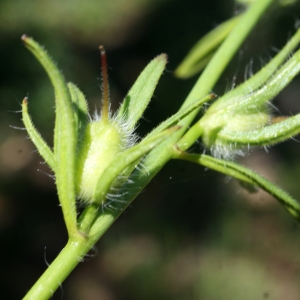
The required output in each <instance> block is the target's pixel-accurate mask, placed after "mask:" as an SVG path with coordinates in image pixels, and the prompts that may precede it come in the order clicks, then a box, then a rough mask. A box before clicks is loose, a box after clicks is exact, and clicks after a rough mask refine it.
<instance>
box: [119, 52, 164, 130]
mask: <svg viewBox="0 0 300 300" xmlns="http://www.w3.org/2000/svg"><path fill="white" fill-rule="evenodd" d="M166 64H167V56H166V55H165V54H161V55H159V56H157V57H156V58H154V59H153V60H152V61H151V62H150V63H149V64H148V65H147V66H146V68H145V69H144V70H143V71H142V73H141V74H140V76H139V77H138V79H137V80H136V81H135V83H134V85H133V86H132V88H131V89H130V91H129V92H128V94H127V96H126V97H125V99H124V101H123V103H122V105H121V107H120V109H119V110H118V112H117V117H118V118H122V119H124V120H128V123H129V127H130V128H131V129H133V128H134V127H135V125H136V123H137V121H138V120H139V119H140V118H141V116H142V115H143V113H144V111H145V109H146V108H147V106H148V103H149V102H150V100H151V98H152V96H153V93H154V90H155V88H156V85H157V83H158V80H159V78H160V76H161V75H162V73H163V71H164V69H165V66H166Z"/></svg>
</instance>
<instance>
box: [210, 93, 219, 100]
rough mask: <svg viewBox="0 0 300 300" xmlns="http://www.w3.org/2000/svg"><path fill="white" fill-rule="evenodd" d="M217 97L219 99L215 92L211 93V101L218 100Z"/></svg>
mask: <svg viewBox="0 0 300 300" xmlns="http://www.w3.org/2000/svg"><path fill="white" fill-rule="evenodd" d="M216 97H218V95H217V94H215V93H214V92H211V93H210V99H211V100H212V99H214V98H216Z"/></svg>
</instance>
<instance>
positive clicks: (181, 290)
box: [0, 0, 300, 300]
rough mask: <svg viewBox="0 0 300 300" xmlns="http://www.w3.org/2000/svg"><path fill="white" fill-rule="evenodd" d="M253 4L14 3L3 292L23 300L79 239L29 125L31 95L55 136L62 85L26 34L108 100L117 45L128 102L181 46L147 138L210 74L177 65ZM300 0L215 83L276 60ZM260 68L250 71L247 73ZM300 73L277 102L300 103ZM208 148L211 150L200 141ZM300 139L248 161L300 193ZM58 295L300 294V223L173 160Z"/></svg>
mask: <svg viewBox="0 0 300 300" xmlns="http://www.w3.org/2000/svg"><path fill="white" fill-rule="evenodd" d="M240 9H241V7H240V6H238V5H236V4H235V3H234V2H233V1H229V0H228V1H227V0H226V1H222V0H213V1H212V0H207V1H203V0H202V1H196V0H184V1H183V0H163V1H161V0H160V1H159V0H152V1H150V0H126V1H125V0H123V1H122V0H115V1H108V0H107V1H105V0H102V1H101V0H98V1H96V0H91V1H83V0H77V1H70V0H67V1H58V0H54V1H34V0H26V1H16V0H13V1H8V0H7V1H4V0H1V2H0V61H1V68H0V72H1V73H0V105H1V109H0V246H1V247H0V295H1V298H2V299H20V298H21V297H22V296H24V295H25V293H26V291H27V290H28V289H29V288H30V287H31V286H32V285H33V283H34V282H35V281H36V280H37V279H38V277H39V276H40V275H41V274H42V272H43V271H44V270H45V269H46V267H47V262H51V261H52V260H53V259H54V258H55V257H56V255H57V254H58V253H59V251H60V250H61V249H62V247H63V246H64V245H65V243H66V241H67V235H66V230H65V226H64V223H63V220H62V215H61V210H60V207H59V204H58V199H57V194H56V190H55V185H54V181H53V179H52V178H51V176H49V175H51V173H50V171H49V169H48V168H47V166H45V165H44V164H42V163H41V162H42V159H41V158H40V157H39V155H38V154H37V153H36V152H35V148H34V146H33V145H32V143H31V142H30V141H29V140H28V139H27V135H26V132H25V131H22V130H17V129H15V128H12V127H11V126H13V127H23V125H22V122H21V114H20V112H19V111H20V103H21V101H22V99H23V97H24V96H27V95H28V96H29V101H30V102H29V110H30V113H31V115H32V118H33V120H34V123H35V125H36V127H37V128H38V129H39V131H40V132H41V133H42V135H43V136H44V138H45V139H46V140H47V142H48V143H49V144H50V145H51V144H52V132H53V123H54V114H53V112H54V109H53V107H54V101H53V97H54V96H53V91H52V87H51V85H50V83H49V80H48V78H47V76H46V74H45V73H44V71H43V69H42V68H41V67H40V65H39V64H38V63H37V61H36V60H35V59H34V58H33V56H32V55H31V54H30V53H29V52H28V51H27V50H26V49H25V47H24V46H23V44H22V42H21V40H20V37H21V35H22V34H24V33H26V34H27V35H29V36H32V37H34V38H35V39H36V40H37V41H39V42H40V43H41V44H43V45H44V46H45V47H46V49H47V50H48V51H49V53H50V54H51V56H52V57H53V58H54V60H55V61H56V62H57V63H58V65H59V67H60V69H61V70H62V71H63V73H64V74H65V76H66V78H67V79H68V80H70V81H72V82H74V83H76V84H77V85H78V86H79V87H80V88H81V89H82V90H83V91H84V93H85V95H86V97H87V99H88V100H89V102H90V107H91V109H94V107H98V108H99V103H100V99H101V91H100V88H99V83H100V81H99V76H100V62H99V61H100V59H99V51H98V46H99V45H100V44H103V45H104V46H105V47H106V50H107V54H108V63H109V76H110V87H111V99H112V102H113V107H114V109H116V108H117V107H118V105H119V103H120V102H121V101H122V98H123V97H124V96H125V94H126V92H127V91H128V89H129V88H130V86H131V85H132V84H133V83H134V80H135V79H136V77H137V76H138V74H139V73H140V72H141V70H142V69H143V68H144V67H145V66H146V64H147V63H148V62H149V61H150V60H151V59H152V58H153V57H155V56H156V55H158V54H160V53H162V52H165V53H167V54H168V56H169V64H168V66H167V71H166V72H165V73H164V75H163V77H162V79H161V81H160V83H159V85H158V87H157V90H156V92H155V96H154V97H153V100H152V102H151V104H150V105H149V108H148V109H147V111H146V113H145V115H144V118H143V120H141V122H140V124H139V127H138V133H139V135H140V136H143V135H145V134H146V133H147V132H149V131H150V130H151V128H153V127H154V126H156V125H157V124H158V123H159V122H161V121H162V120H164V119H165V118H167V117H168V116H170V115H171V114H173V113H174V112H176V110H177V109H178V108H179V107H180V104H181V103H182V102H183V100H184V99H185V97H186V95H187V93H188V92H189V90H190V89H191V88H192V86H193V83H194V82H195V80H196V78H192V79H189V80H186V81H182V80H179V79H176V78H175V77H174V76H173V74H172V72H173V71H174V69H175V68H176V66H177V65H178V64H179V63H180V61H181V60H182V59H183V57H184V56H185V55H186V53H187V52H188V50H189V49H190V48H191V47H192V46H193V44H194V43H195V42H196V41H197V40H198V39H199V38H200V37H201V36H203V35H204V34H205V33H207V32H208V31H209V30H211V29H212V28H214V27H215V26H216V25H218V24H220V23H221V22H222V21H224V20H226V19H228V18H230V17H231V16H233V15H234V14H236V13H237V12H238V11H239V10H240ZM299 16H300V7H299V3H297V4H295V5H293V6H290V7H285V8H278V7H277V6H274V7H273V8H272V9H270V10H269V11H268V12H267V13H266V14H265V15H264V18H263V19H262V21H261V22H260V24H259V25H258V27H257V28H256V29H255V31H254V32H253V33H252V34H251V36H250V37H249V39H248V40H247V41H246V42H245V43H244V45H243V47H242V49H241V50H240V51H239V53H238V54H237V56H236V57H235V59H234V60H233V62H232V63H231V64H230V66H229V67H228V68H227V70H226V72H225V73H224V75H223V76H222V78H221V79H220V81H219V84H218V85H217V86H216V87H215V89H214V92H216V93H217V94H218V95H222V94H223V93H224V92H225V91H226V90H228V88H229V87H230V86H231V85H232V80H233V77H234V76H237V82H242V81H243V80H244V73H245V70H246V66H247V64H249V62H250V61H251V60H253V72H255V71H257V70H258V69H259V68H260V67H261V66H262V65H264V64H265V63H266V62H267V61H269V59H270V58H271V57H272V56H274V54H275V51H274V49H276V48H277V49H280V48H282V46H283V45H284V44H285V42H286V41H287V40H288V38H289V37H290V36H291V35H292V34H293V32H295V24H296V23H297V20H298V18H299ZM247 76H248V77H249V75H247V74H246V77H247ZM299 95H300V91H299V78H298V79H297V78H296V79H295V81H294V82H293V83H292V84H291V85H290V86H289V87H288V88H287V89H285V90H284V91H283V92H282V93H281V94H280V95H279V96H278V97H277V98H276V99H275V104H276V105H277V107H278V108H279V109H280V111H281V112H282V114H284V115H291V114H296V113H297V112H299V111H300V97H299ZM199 151H202V150H201V149H199ZM299 154H300V147H299V142H297V141H289V142H286V143H283V144H280V145H277V146H276V147H273V148H272V149H269V151H268V152H266V151H265V150H264V149H257V150H253V151H252V153H251V154H250V155H249V156H247V157H245V158H243V159H241V160H240V161H241V162H242V163H243V164H244V165H247V166H249V167H251V168H253V169H255V170H257V171H258V172H259V173H261V174H263V175H265V176H266V177H267V178H269V179H271V180H272V181H273V182H275V183H278V185H280V186H282V187H284V188H285V189H286V190H287V191H289V192H290V193H291V194H292V195H293V196H295V197H296V198H298V199H299V198H300V190H299V176H300V164H299ZM53 299H73V300H80V299H85V300H93V299H105V300H106V299H109V300H111V299H209V300H211V299H300V228H299V225H298V224H297V223H296V221H294V220H293V219H292V218H291V217H290V215H288V214H287V213H286V212H285V210H284V209H283V208H282V207H281V206H280V205H279V204H278V203H277V202H276V200H274V199H273V198H272V197H271V196H268V195H266V194H265V193H263V192H258V193H255V194H249V193H248V192H247V191H245V190H243V188H242V187H240V186H239V184H238V183H237V182H235V181H234V180H230V179H229V178H226V177H225V176H223V175H220V174H217V173H215V172H213V171H210V170H205V169H204V168H202V167H200V166H196V165H192V164H190V163H187V162H180V161H172V162H169V163H168V164H167V165H166V167H165V168H164V169H163V170H162V171H161V173H160V174H159V175H158V176H157V177H156V178H155V179H154V180H153V181H152V183H151V184H150V185H149V186H148V187H147V188H146V190H145V191H144V192H143V193H142V194H141V195H140V196H139V197H138V198H137V199H136V200H135V201H134V202H133V204H132V206H131V207H129V208H128V209H127V210H126V212H125V213H124V214H123V215H122V216H121V217H120V218H119V219H118V220H117V222H116V223H115V224H114V225H113V226H112V227H111V228H110V229H109V230H108V232H107V233H106V234H105V235H104V236H103V238H102V239H101V240H100V241H99V243H98V244H97V247H96V248H95V249H94V250H93V251H91V253H90V255H89V256H88V257H87V258H86V261H85V262H84V263H81V264H79V266H78V267H77V268H76V269H75V270H74V272H73V273H72V274H71V275H70V276H69V278H68V279H67V280H66V281H65V282H64V283H63V285H62V289H61V290H58V291H57V292H56V293H55V295H54V296H53Z"/></svg>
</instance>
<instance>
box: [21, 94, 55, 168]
mask: <svg viewBox="0 0 300 300" xmlns="http://www.w3.org/2000/svg"><path fill="white" fill-rule="evenodd" d="M22 116H23V123H24V125H25V127H26V130H27V133H28V135H29V137H30V139H31V141H32V142H33V143H34V145H35V146H36V147H37V149H38V152H39V154H40V155H41V156H42V157H43V158H44V160H45V161H46V163H47V164H48V165H49V167H50V168H51V169H52V170H53V171H55V161H54V155H53V152H52V150H51V149H50V147H49V146H48V145H47V143H46V142H45V141H44V139H43V138H42V136H41V135H40V133H39V132H38V131H37V130H36V128H35V127H34V125H33V123H32V120H31V118H30V116H29V114H28V100H27V98H24V100H23V102H22Z"/></svg>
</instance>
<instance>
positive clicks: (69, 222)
mask: <svg viewBox="0 0 300 300" xmlns="http://www.w3.org/2000/svg"><path fill="white" fill-rule="evenodd" d="M22 40H23V42H24V43H25V46H26V47H27V48H28V49H29V50H30V51H31V52H32V53H33V55H34V56H35V57H36V58H37V59H38V61H39V62H40V63H41V65H42V66H43V67H44V69H45V71H46V72H47V74H48V76H49V78H50V80H51V83H52V85H53V87H54V92H55V104H56V119H55V129H54V159H55V177H56V185H57V190H58V195H59V200H60V203H61V206H62V211H63V215H64V219H65V222H66V226H67V229H68V233H69V235H70V236H72V235H77V234H78V230H77V213H76V202H75V201H76V199H75V180H74V179H75V159H76V141H77V128H76V121H75V117H74V109H73V104H72V100H71V96H70V93H69V90H68V87H67V84H66V82H65V79H64V77H63V75H62V74H61V72H60V71H59V70H58V68H57V66H56V65H55V63H54V62H53V61H52V60H51V58H50V57H49V55H48V53H47V52H46V51H45V50H44V48H43V47H41V46H40V45H39V44H38V43H37V42H35V41H34V40H33V39H31V38H29V37H28V36H26V35H23V36H22Z"/></svg>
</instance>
